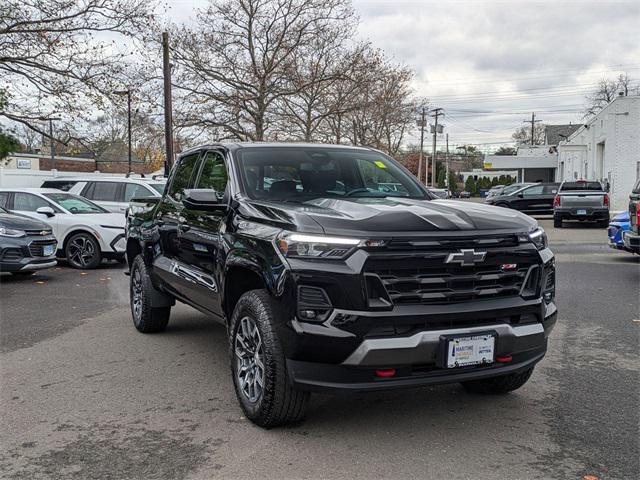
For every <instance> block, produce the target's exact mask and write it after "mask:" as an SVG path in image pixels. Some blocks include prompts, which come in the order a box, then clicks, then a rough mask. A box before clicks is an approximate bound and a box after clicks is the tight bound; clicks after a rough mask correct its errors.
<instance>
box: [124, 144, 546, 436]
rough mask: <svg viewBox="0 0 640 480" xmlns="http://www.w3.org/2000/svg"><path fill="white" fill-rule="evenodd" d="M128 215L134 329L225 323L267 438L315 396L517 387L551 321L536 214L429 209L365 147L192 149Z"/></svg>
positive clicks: (236, 373) (244, 401)
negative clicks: (190, 317) (185, 314)
mask: <svg viewBox="0 0 640 480" xmlns="http://www.w3.org/2000/svg"><path fill="white" fill-rule="evenodd" d="M127 218H128V220H127V260H128V264H129V270H130V271H129V275H130V294H131V311H132V315H133V323H134V325H135V327H136V328H137V329H138V330H139V331H140V332H144V333H150V332H159V331H161V330H163V329H164V328H165V327H166V326H167V322H168V321H169V314H170V309H171V306H172V305H174V303H175V301H176V300H178V301H180V302H184V303H186V304H189V305H191V306H193V307H195V308H197V309H199V310H201V311H202V312H205V313H206V314H208V315H210V316H211V317H213V318H215V319H218V320H219V321H221V322H224V323H225V324H226V326H227V331H228V338H229V342H228V345H227V346H226V347H225V348H228V350H229V358H230V366H231V373H232V378H233V382H234V386H235V390H236V394H237V397H238V400H239V402H240V404H241V406H242V409H243V411H244V413H245V414H246V416H247V417H248V418H249V419H250V420H252V421H253V422H254V423H256V424H257V425H260V426H263V427H273V426H276V425H282V424H286V423H290V422H295V421H297V420H299V419H301V418H302V417H303V414H304V410H305V405H306V403H307V401H308V398H309V392H314V391H321V392H345V391H372V390H379V389H393V388H401V387H416V386H422V385H429V384H441V383H452V382H460V383H462V385H463V386H464V387H465V388H466V389H467V390H469V391H472V392H482V393H506V392H509V391H512V390H515V389H517V388H519V387H521V386H522V385H524V383H525V382H526V381H527V380H528V379H529V377H530V376H531V373H532V372H533V369H534V366H535V364H536V363H537V362H538V361H539V360H541V359H542V358H543V356H544V354H545V352H546V348H547V337H548V335H549V333H550V331H551V329H552V328H553V326H554V324H555V322H556V316H557V313H556V306H555V303H554V297H555V265H554V256H553V254H552V253H551V251H550V250H549V248H548V247H547V240H546V235H545V233H544V231H543V230H542V229H541V228H540V227H539V226H538V224H537V223H536V221H535V220H534V219H532V218H530V217H528V216H526V215H523V214H521V213H519V212H516V211H512V210H507V209H504V208H496V207H491V206H486V205H480V204H477V203H471V202H460V201H452V200H440V199H435V198H434V197H433V196H432V195H431V194H430V193H429V192H428V191H427V190H426V189H425V188H424V186H423V185H421V184H420V183H419V182H418V181H417V180H416V179H415V177H414V176H413V175H411V174H410V173H409V172H408V171H407V170H405V169H404V167H402V166H401V165H400V164H399V163H397V162H396V161H395V160H393V159H392V158H390V157H388V156H387V155H385V154H383V153H381V152H378V151H376V150H372V149H368V148H359V147H346V146H338V145H336V146H329V145H308V144H263V143H255V144H225V145H209V146H204V147H200V148H197V149H193V150H189V151H187V152H185V153H183V154H182V155H181V157H180V159H179V161H178V162H177V164H176V165H175V166H174V168H173V171H172V174H171V177H170V179H169V182H168V184H167V187H166V190H165V192H164V195H163V196H162V198H158V199H152V200H149V199H141V200H140V201H136V200H134V201H133V202H132V204H131V207H130V209H129V211H128V212H127ZM221 347H222V346H221ZM212 367H213V366H212Z"/></svg>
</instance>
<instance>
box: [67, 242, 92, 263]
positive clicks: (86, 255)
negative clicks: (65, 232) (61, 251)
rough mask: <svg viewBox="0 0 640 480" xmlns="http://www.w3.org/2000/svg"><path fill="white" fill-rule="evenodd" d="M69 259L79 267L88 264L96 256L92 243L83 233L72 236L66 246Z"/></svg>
mask: <svg viewBox="0 0 640 480" xmlns="http://www.w3.org/2000/svg"><path fill="white" fill-rule="evenodd" d="M68 252H69V261H70V262H71V263H73V264H75V265H77V266H79V267H82V268H85V267H87V265H90V264H91V263H92V262H93V260H94V259H95V256H96V253H97V252H96V248H95V245H94V243H93V242H92V241H91V239H90V238H88V237H87V236H85V235H78V236H76V237H74V238H73V239H72V240H71V242H70V243H69V247H68Z"/></svg>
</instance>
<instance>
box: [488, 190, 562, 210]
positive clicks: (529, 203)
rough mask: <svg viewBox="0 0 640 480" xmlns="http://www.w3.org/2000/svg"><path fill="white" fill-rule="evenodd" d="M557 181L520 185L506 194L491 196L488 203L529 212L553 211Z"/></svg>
mask: <svg viewBox="0 0 640 480" xmlns="http://www.w3.org/2000/svg"><path fill="white" fill-rule="evenodd" d="M559 185H560V184H559V183H534V184H531V185H528V186H524V187H521V188H520V189H516V190H514V191H512V193H509V194H506V195H499V196H497V197H491V198H489V199H487V200H486V203H487V204H489V205H495V206H496V207H505V208H512V209H514V210H518V211H520V212H523V213H529V214H539V215H541V214H542V215H543V214H551V213H553V199H554V198H555V196H556V193H558V186H559Z"/></svg>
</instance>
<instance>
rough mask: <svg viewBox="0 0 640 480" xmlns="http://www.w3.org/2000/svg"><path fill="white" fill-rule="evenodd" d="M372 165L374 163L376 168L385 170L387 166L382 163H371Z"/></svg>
mask: <svg viewBox="0 0 640 480" xmlns="http://www.w3.org/2000/svg"><path fill="white" fill-rule="evenodd" d="M373 163H375V164H376V167H378V168H387V166H386V165H385V164H384V163H382V162H381V161H376V162H373Z"/></svg>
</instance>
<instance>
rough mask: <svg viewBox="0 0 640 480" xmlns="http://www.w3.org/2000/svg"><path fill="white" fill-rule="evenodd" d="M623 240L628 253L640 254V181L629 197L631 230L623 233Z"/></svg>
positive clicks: (639, 180)
mask: <svg viewBox="0 0 640 480" xmlns="http://www.w3.org/2000/svg"><path fill="white" fill-rule="evenodd" d="M622 240H623V242H624V246H625V248H626V249H627V250H628V251H630V252H633V253H637V254H640V179H638V181H637V182H636V184H635V185H634V187H633V190H632V191H631V195H629V230H628V231H626V232H623V234H622Z"/></svg>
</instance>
